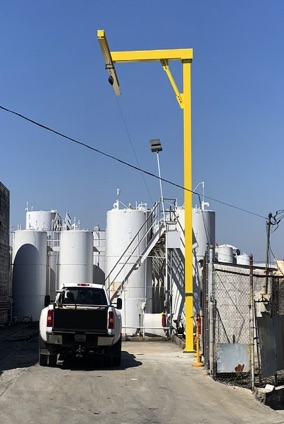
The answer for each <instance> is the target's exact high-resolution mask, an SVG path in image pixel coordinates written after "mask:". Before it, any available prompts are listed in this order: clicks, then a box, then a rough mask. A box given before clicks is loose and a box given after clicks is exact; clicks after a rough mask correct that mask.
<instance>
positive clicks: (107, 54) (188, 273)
mask: <svg viewBox="0 0 284 424" xmlns="http://www.w3.org/2000/svg"><path fill="white" fill-rule="evenodd" d="M97 37H98V41H99V44H100V47H101V50H102V54H103V58H104V61H105V65H106V69H107V71H108V73H109V82H110V84H111V85H112V86H113V89H114V92H115V94H116V95H117V96H119V95H120V85H119V81H118V78H117V73H116V69H115V66H114V65H115V63H129V62H153V61H159V62H160V63H161V65H162V67H163V69H164V71H165V72H166V74H167V76H168V78H169V81H170V83H171V85H172V87H173V90H174V92H175V95H176V98H177V101H178V104H179V106H180V108H181V109H182V110H183V133H184V187H185V190H184V209H185V210H184V213H185V219H184V221H185V222H184V225H185V293H184V295H185V324H186V328H185V349H184V351H185V352H193V351H194V349H193V269H192V265H193V264H192V157H191V63H192V60H193V49H168V50H140V51H139V50H138V51H110V49H109V45H108V42H107V38H106V35H105V31H104V30H101V29H100V30H98V32H97ZM171 60H180V61H181V63H182V70H183V92H182V93H180V92H179V89H178V87H177V85H176V83H175V80H174V78H173V76H172V73H171V71H170V68H169V62H170V61H171Z"/></svg>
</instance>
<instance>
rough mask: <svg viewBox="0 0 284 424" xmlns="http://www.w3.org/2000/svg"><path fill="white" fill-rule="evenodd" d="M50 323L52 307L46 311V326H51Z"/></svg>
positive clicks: (51, 320)
mask: <svg viewBox="0 0 284 424" xmlns="http://www.w3.org/2000/svg"><path fill="white" fill-rule="evenodd" d="M52 325H53V309H49V310H48V311H47V318H46V326H47V327H52Z"/></svg>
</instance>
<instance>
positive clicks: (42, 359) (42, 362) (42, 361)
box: [39, 353, 47, 367]
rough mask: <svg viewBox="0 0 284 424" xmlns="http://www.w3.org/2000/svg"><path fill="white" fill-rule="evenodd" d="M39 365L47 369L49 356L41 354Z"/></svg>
mask: <svg viewBox="0 0 284 424" xmlns="http://www.w3.org/2000/svg"><path fill="white" fill-rule="evenodd" d="M39 365H41V366H42V367H47V355H42V354H41V353H40V354H39Z"/></svg>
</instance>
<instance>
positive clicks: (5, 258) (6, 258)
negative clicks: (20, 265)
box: [0, 182, 11, 325]
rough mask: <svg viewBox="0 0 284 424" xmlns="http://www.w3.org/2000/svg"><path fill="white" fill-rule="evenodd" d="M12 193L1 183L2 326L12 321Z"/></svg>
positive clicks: (0, 299) (0, 319)
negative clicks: (10, 246) (10, 241)
mask: <svg viewBox="0 0 284 424" xmlns="http://www.w3.org/2000/svg"><path fill="white" fill-rule="evenodd" d="M9 238H10V192H9V190H8V189H7V187H5V186H4V184H2V183H1V182H0V325H3V324H6V323H7V322H9V320H10V319H11V315H10V312H11V301H10V300H11V297H10V294H11V285H10V252H9V249H10V248H9Z"/></svg>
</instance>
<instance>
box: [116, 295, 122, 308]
mask: <svg viewBox="0 0 284 424" xmlns="http://www.w3.org/2000/svg"><path fill="white" fill-rule="evenodd" d="M116 308H117V309H122V299H121V298H120V297H118V298H117V303H116Z"/></svg>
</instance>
